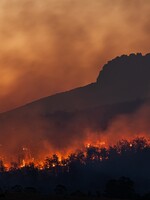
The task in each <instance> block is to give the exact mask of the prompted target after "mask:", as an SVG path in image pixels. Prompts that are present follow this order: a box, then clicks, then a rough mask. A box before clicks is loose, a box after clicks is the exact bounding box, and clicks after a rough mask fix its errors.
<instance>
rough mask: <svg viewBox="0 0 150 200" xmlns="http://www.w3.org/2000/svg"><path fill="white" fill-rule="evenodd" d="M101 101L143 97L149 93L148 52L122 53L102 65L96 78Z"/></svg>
mask: <svg viewBox="0 0 150 200" xmlns="http://www.w3.org/2000/svg"><path fill="white" fill-rule="evenodd" d="M97 84H98V87H99V91H100V93H101V94H100V96H101V100H102V103H104V102H107V103H116V102H123V101H130V100H134V99H145V98H147V97H149V95H150V54H147V55H145V56H142V54H140V53H139V54H130V55H129V56H126V55H122V56H120V57H117V58H115V59H113V60H112V61H109V62H108V63H107V64H106V65H104V67H103V69H102V71H101V72H100V74H99V76H98V78H97Z"/></svg>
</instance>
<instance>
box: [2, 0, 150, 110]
mask: <svg viewBox="0 0 150 200" xmlns="http://www.w3.org/2000/svg"><path fill="white" fill-rule="evenodd" d="M149 35H150V1H149V0H144V1H143V0H113V1H111V0H44V1H41V0H21V1H20V0H11V1H10V0H1V1H0V75H1V78H0V112H3V111H6V110H9V109H13V108H15V107H18V106H20V105H23V104H26V103H28V102H30V101H33V100H35V99H38V98H42V97H44V96H48V95H51V94H54V93H56V92H60V91H66V90H69V89H72V88H74V87H78V86H82V85H86V84H88V83H91V82H95V80H96V78H97V76H98V73H99V71H100V69H101V68H102V66H103V64H104V63H106V62H107V61H108V60H110V59H112V58H113V57H116V56H117V55H121V54H130V53H131V52H142V53H143V54H145V53H148V52H149Z"/></svg>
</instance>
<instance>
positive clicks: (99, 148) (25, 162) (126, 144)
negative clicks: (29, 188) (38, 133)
mask: <svg viewBox="0 0 150 200" xmlns="http://www.w3.org/2000/svg"><path fill="white" fill-rule="evenodd" d="M147 147H149V148H150V140H149V139H145V137H139V138H134V139H132V140H125V139H123V140H120V141H119V142H117V143H116V144H115V145H112V146H110V145H108V143H107V142H105V141H104V140H102V141H96V142H95V143H94V144H93V142H89V141H88V142H86V145H85V146H84V147H83V148H81V149H80V150H79V149H78V150H71V149H69V150H68V154H66V155H64V154H63V153H61V152H57V153H55V152H54V154H50V153H48V156H47V157H43V160H42V159H41V160H39V159H36V158H34V157H33V156H32V152H31V151H30V149H29V148H27V147H23V148H22V149H21V150H20V152H19V155H18V161H17V162H14V161H12V160H10V161H9V162H5V159H4V156H3V155H1V156H0V169H1V171H2V169H3V167H4V169H5V170H6V171H8V170H12V169H21V168H24V167H26V166H34V167H36V168H38V170H43V169H45V168H46V169H54V168H56V167H57V166H60V167H62V168H63V167H66V168H67V167H68V166H69V163H70V162H74V161H76V160H78V161H80V162H81V163H82V164H85V163H86V161H87V160H91V161H95V160H97V161H98V160H99V161H100V162H102V161H103V160H108V159H109V158H110V152H111V151H112V149H113V151H114V152H116V153H117V154H118V155H121V154H122V152H124V151H125V152H126V151H130V149H131V150H134V151H138V150H139V149H144V148H147ZM67 170H68V168H67Z"/></svg>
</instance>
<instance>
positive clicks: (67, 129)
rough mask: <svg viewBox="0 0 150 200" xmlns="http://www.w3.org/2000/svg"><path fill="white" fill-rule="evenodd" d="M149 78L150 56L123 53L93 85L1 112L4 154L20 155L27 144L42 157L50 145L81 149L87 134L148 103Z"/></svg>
mask: <svg viewBox="0 0 150 200" xmlns="http://www.w3.org/2000/svg"><path fill="white" fill-rule="evenodd" d="M149 75H150V54H147V55H145V56H143V55H142V54H140V53H138V54H130V55H129V56H127V55H122V56H120V57H117V58H115V59H113V60H111V61H109V62H108V63H107V64H106V65H104V67H103V69H102V70H101V71H100V74H99V76H98V78H97V81H96V82H95V83H91V84H89V85H87V86H84V87H81V88H76V89H73V90H71V91H67V92H63V93H59V94H55V95H52V96H49V97H46V98H43V99H40V100H37V101H35V102H32V103H30V104H27V105H25V106H22V107H20V108H17V109H14V110H12V111H9V112H6V113H1V114H0V132H1V135H0V141H1V144H2V147H4V148H1V150H2V149H3V151H4V152H6V153H7V152H9V153H10V152H11V153H13V152H15V153H14V154H17V152H18V148H21V147H23V146H26V144H28V146H29V147H30V148H31V149H32V152H33V154H36V155H38V153H39V152H41V151H44V152H46V151H47V150H48V149H49V148H47V146H50V147H51V150H52V149H54V150H57V151H59V150H64V149H66V148H69V147H70V146H73V145H75V144H77V145H81V144H82V142H83V141H84V139H85V137H86V136H87V135H86V134H87V133H86V131H87V130H90V131H91V132H93V133H95V132H100V131H105V130H107V129H108V128H109V124H111V122H112V120H114V119H115V118H116V117H117V116H119V115H124V114H125V115H130V114H132V113H135V112H136V111H137V110H138V109H139V108H140V107H141V105H143V104H144V103H145V102H149V87H150V79H149ZM8 138H9V142H8ZM76 141H77V142H76ZM79 141H80V142H79ZM45 144H46V145H45ZM6 149H7V150H6Z"/></svg>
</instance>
